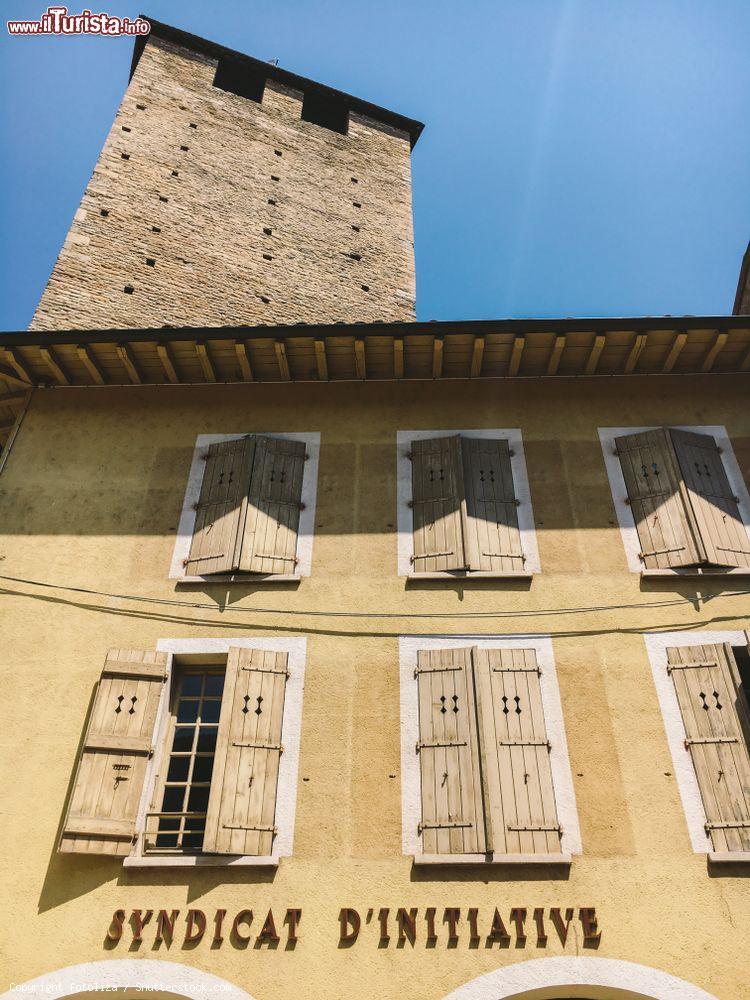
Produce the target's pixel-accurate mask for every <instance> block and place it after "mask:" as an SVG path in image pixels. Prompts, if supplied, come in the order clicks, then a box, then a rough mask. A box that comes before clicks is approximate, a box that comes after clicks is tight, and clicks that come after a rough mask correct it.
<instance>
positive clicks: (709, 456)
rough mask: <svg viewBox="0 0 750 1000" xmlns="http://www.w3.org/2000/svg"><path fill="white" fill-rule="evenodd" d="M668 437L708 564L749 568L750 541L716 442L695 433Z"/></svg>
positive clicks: (675, 434)
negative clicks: (683, 481)
mask: <svg viewBox="0 0 750 1000" xmlns="http://www.w3.org/2000/svg"><path fill="white" fill-rule="evenodd" d="M669 435H670V438H671V440H672V444H673V446H674V450H675V454H676V455H677V461H678V463H679V466H680V470H681V471H682V475H683V477H684V480H685V487H686V489H687V495H688V499H689V502H690V505H691V507H692V510H693V515H694V517H695V520H696V523H697V525H698V530H699V531H700V535H701V540H702V542H703V547H704V549H705V552H706V559H707V561H708V562H709V563H714V564H715V565H717V566H741V567H743V568H750V539H749V538H748V535H747V531H746V530H745V526H744V524H743V523H742V518H741V517H740V510H739V507H738V505H737V498H736V497H735V495H734V492H733V490H732V488H731V487H730V485H729V480H728V479H727V474H726V470H725V469H724V463H723V461H722V459H721V453H720V451H719V448H718V446H717V444H716V441H715V440H714V438H713V437H712V436H711V435H710V434H696V433H695V432H694V431H680V430H672V431H670V432H669Z"/></svg>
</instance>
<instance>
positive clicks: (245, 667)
mask: <svg viewBox="0 0 750 1000" xmlns="http://www.w3.org/2000/svg"><path fill="white" fill-rule="evenodd" d="M287 673H288V671H287V654H286V653H275V652H269V651H267V650H261V649H244V648H238V647H231V648H230V650H229V656H228V659H227V673H226V680H225V681H224V693H223V696H222V702H221V716H220V719H219V731H218V736H217V741H216V756H215V758H214V769H213V773H212V776H211V793H210V796H209V800H208V814H207V817H206V833H205V836H204V838H203V850H204V851H206V852H208V853H216V854H248V855H260V856H268V855H270V854H271V853H272V847H273V838H274V835H275V833H276V824H275V817H276V786H277V782H278V777H279V760H280V757H281V754H282V753H283V747H282V745H281V726H282V719H283V715H284V695H285V692H286V679H287Z"/></svg>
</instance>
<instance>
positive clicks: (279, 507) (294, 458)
mask: <svg viewBox="0 0 750 1000" xmlns="http://www.w3.org/2000/svg"><path fill="white" fill-rule="evenodd" d="M255 442H256V444H255V459H254V462H253V471H252V477H251V480H250V489H249V498H248V508H247V522H246V525H245V530H244V534H243V538H242V546H241V549H242V555H241V558H240V569H241V570H244V571H246V572H251V573H263V574H269V573H287V574H289V573H294V571H295V567H296V565H297V533H298V530H299V515H300V509H301V502H302V475H303V472H304V466H305V443H304V441H288V440H283V439H281V438H270V437H260V436H258V437H256V439H255Z"/></svg>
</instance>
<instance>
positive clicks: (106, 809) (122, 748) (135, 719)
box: [59, 649, 167, 855]
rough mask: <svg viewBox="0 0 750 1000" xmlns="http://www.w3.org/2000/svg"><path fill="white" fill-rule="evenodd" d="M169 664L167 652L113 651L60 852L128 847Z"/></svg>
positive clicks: (113, 850)
mask: <svg viewBox="0 0 750 1000" xmlns="http://www.w3.org/2000/svg"><path fill="white" fill-rule="evenodd" d="M166 663H167V657H166V654H165V653H156V652H151V651H147V650H137V649H112V650H110V651H109V652H108V653H107V657H106V660H105V663H104V669H103V670H102V673H101V677H100V679H99V684H98V686H97V689H96V694H95V695H94V703H93V706H92V709H91V715H90V717H89V723H88V727H87V730H86V736H85V739H84V742H83V746H82V748H81V752H80V754H79V757H78V763H77V766H76V776H75V780H74V783H73V790H72V793H71V796H70V801H69V804H68V810H67V814H66V816H65V822H64V824H63V830H62V835H61V837H60V844H59V850H60V851H61V852H63V853H67V852H73V853H81V854H111V855H125V854H129V853H130V851H131V848H132V846H133V841H134V838H135V823H136V819H137V815H138V806H139V803H140V797H141V791H142V789H143V782H144V778H145V774H146V764H147V761H148V758H149V756H150V754H151V751H152V744H153V738H154V726H155V723H156V712H157V708H158V705H159V698H160V696H161V692H162V688H163V684H164V681H165V679H166Z"/></svg>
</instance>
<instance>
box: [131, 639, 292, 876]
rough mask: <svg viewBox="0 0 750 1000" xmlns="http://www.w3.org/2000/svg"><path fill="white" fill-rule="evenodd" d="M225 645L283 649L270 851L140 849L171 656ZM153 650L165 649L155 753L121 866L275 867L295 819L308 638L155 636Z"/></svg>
mask: <svg viewBox="0 0 750 1000" xmlns="http://www.w3.org/2000/svg"><path fill="white" fill-rule="evenodd" d="M230 646H242V647H243V648H245V649H264V650H270V651H272V652H276V653H287V654H288V660H287V666H288V670H289V676H288V678H287V682H286V690H285V694H284V714H283V716H282V721H281V733H282V736H281V739H282V743H283V746H284V752H283V753H282V754H281V758H280V761H279V776H278V783H277V787H276V815H275V820H274V822H275V825H276V828H277V831H278V832H277V834H276V836H275V837H274V840H273V850H272V852H271V854H270V855H236V854H223V855H219V854H203V855H184V856H180V855H170V856H165V855H158V854H144V853H143V833H144V830H145V824H146V813H147V812H148V811H149V807H150V803H151V801H152V797H153V793H154V788H155V784H156V776H157V774H158V772H159V770H160V768H161V766H162V762H163V761H166V758H167V756H168V753H169V748H168V747H167V745H166V742H167V735H168V729H169V714H170V712H169V709H170V704H171V698H172V677H173V669H172V668H173V664H174V660H175V657H177V658H179V659H180V660H182V662H185V663H189V662H190V658H191V657H193V658H195V660H196V662H200V659H201V658H204V657H206V656H207V655H208V656H217V655H218V656H224V655H225V654H227V653H228V652H229V647H230ZM156 648H157V650H158V651H159V652H161V653H167V654H168V659H167V681H166V683H165V684H164V689H163V691H162V693H161V698H160V701H159V707H158V710H157V716H156V725H155V728H154V732H155V738H154V755H153V757H152V758H151V760H150V761H149V766H148V770H147V772H146V780H145V781H144V785H143V792H142V794H141V801H140V806H139V810H138V820H137V825H136V830H137V834H138V836H137V840H136V843H135V845H134V848H133V851H132V852H131V854H130V855H129V856H127V857H126V858H124V859H123V866H124V867H125V868H215V867H224V868H238V867H256V868H257V867H265V868H267V867H276V866H278V864H279V861H280V859H281V858H286V857H291V855H292V850H293V846H294V822H295V814H296V809H297V783H298V777H299V755H300V742H301V733H302V700H303V694H304V687H305V659H306V654H307V639H306V638H304V637H302V636H299V637H298V636H294V637H289V638H279V639H276V638H262V637H255V636H254V637H249V638H241V637H237V638H222V639H208V638H206V639H160V640H159V641H158V643H157V644H156Z"/></svg>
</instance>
